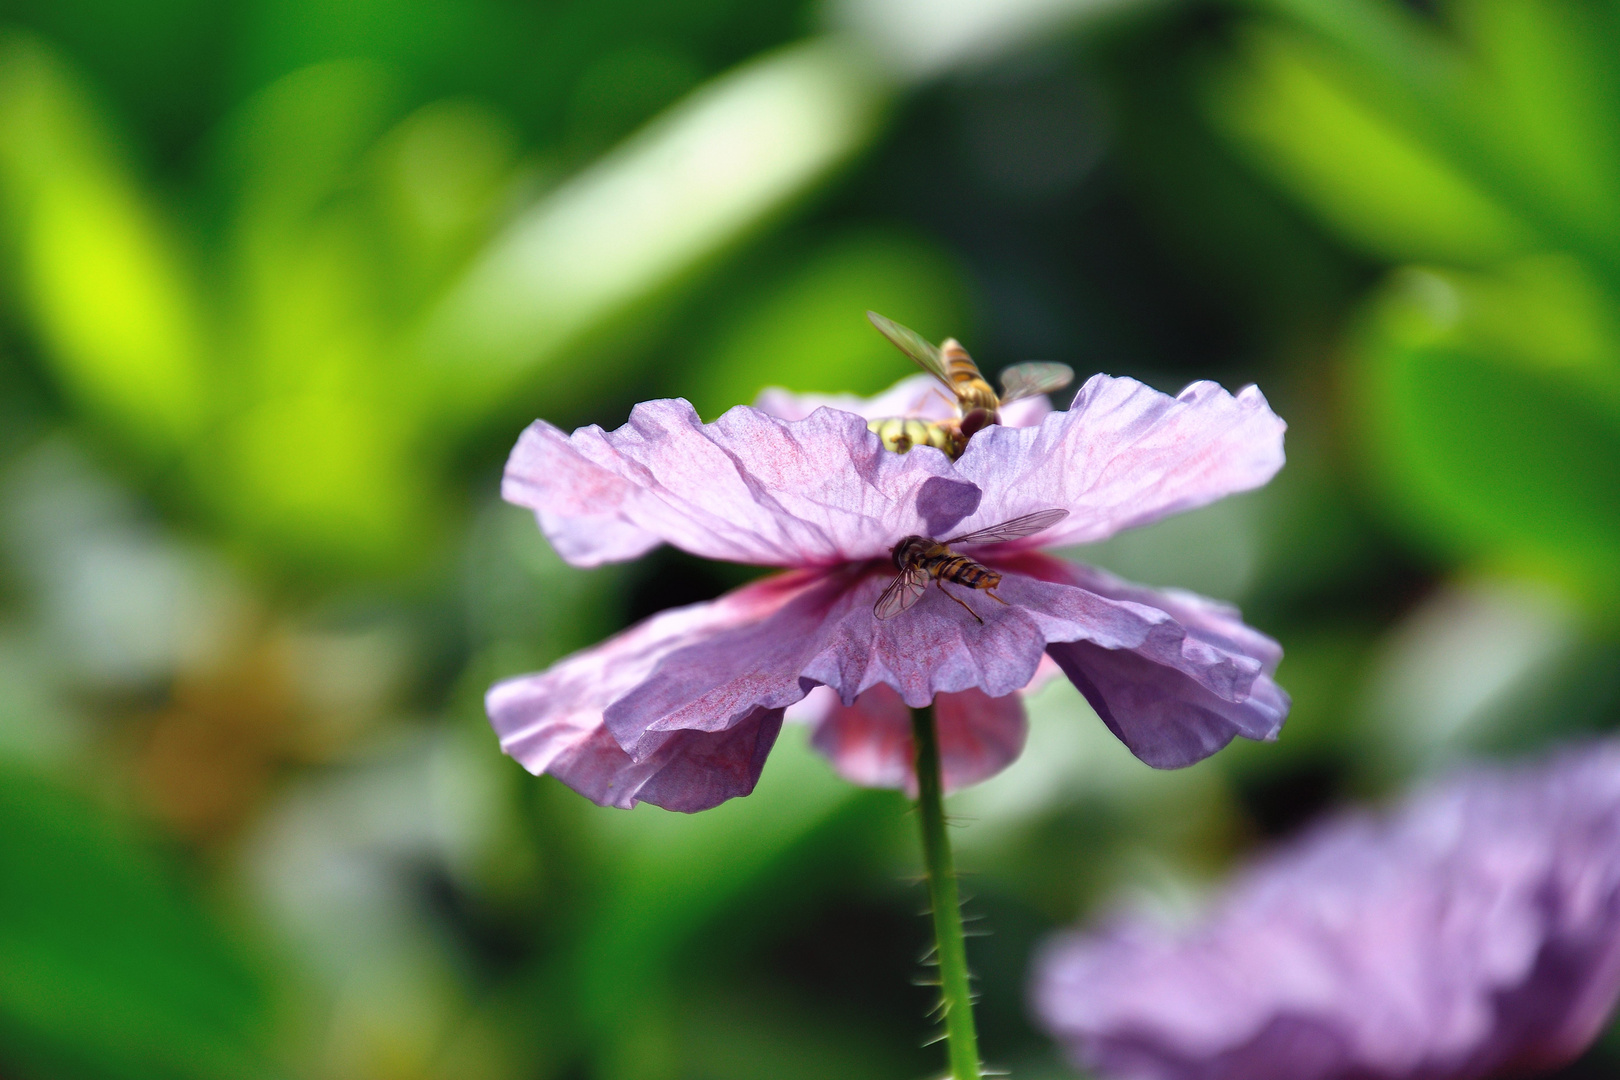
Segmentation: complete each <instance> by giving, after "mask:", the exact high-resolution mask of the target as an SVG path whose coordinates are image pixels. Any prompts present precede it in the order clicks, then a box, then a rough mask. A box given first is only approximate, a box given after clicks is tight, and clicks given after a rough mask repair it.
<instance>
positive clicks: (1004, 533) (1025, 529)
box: [941, 510, 1069, 544]
mask: <svg viewBox="0 0 1620 1080" xmlns="http://www.w3.org/2000/svg"><path fill="white" fill-rule="evenodd" d="M1068 516H1069V512H1068V511H1067V510H1037V511H1036V512H1035V513H1033V514H1025V515H1024V516H1023V517H1015V518H1013V519H1012V520H1011V521H1003V522H1002V523H1001V524H1000V525H992V526H990V527H989V528H988V529H980V530H978V531H977V532H970V533H963V534H962V535H961V536H953V537H951V538H950V539H949V540H943V541H941V543H944V544H999V543H1002V542H1004V541H1007V540H1017V539H1019V538H1020V537H1025V536H1033V535H1034V534H1036V533H1038V532H1040V531H1041V530H1042V529H1050V528H1051V527H1052V526H1053V525H1056V524H1057V523H1058V522H1060V521H1062V520H1063V519H1064V518H1066V517H1068Z"/></svg>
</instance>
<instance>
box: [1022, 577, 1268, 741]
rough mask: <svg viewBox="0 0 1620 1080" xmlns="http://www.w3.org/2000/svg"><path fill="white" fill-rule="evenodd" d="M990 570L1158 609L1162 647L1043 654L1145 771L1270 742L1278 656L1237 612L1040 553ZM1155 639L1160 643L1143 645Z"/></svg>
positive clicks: (1092, 647) (1081, 645) (1056, 645)
mask: <svg viewBox="0 0 1620 1080" xmlns="http://www.w3.org/2000/svg"><path fill="white" fill-rule="evenodd" d="M998 565H999V566H1001V568H1003V569H1016V570H1018V571H1020V572H1022V573H1024V574H1027V575H1030V576H1034V577H1039V578H1042V579H1045V580H1048V581H1054V582H1064V583H1072V584H1074V585H1076V586H1078V587H1080V588H1083V589H1085V590H1086V591H1088V592H1091V593H1095V594H1096V595H1098V596H1103V597H1107V598H1108V599H1110V600H1113V601H1117V602H1121V603H1125V604H1129V605H1132V606H1135V607H1138V608H1142V609H1147V610H1156V611H1159V612H1161V613H1163V614H1164V615H1165V616H1166V617H1167V618H1168V619H1169V620H1170V622H1169V625H1171V626H1174V627H1175V628H1176V630H1175V634H1176V637H1175V638H1174V640H1173V641H1172V642H1169V643H1168V644H1169V645H1170V647H1169V648H1165V647H1162V646H1160V647H1156V648H1155V647H1147V648H1134V649H1129V648H1128V649H1109V648H1101V647H1099V646H1098V645H1097V644H1095V643H1093V642H1091V641H1088V640H1084V639H1074V640H1070V641H1057V640H1054V641H1053V642H1052V644H1050V645H1049V646H1048V647H1047V652H1048V654H1049V655H1050V656H1051V658H1052V659H1053V660H1055V661H1056V662H1057V664H1058V666H1059V667H1061V668H1062V669H1063V673H1064V674H1065V675H1067V676H1068V677H1069V680H1070V681H1071V682H1073V683H1074V684H1075V686H1076V687H1077V688H1078V689H1079V690H1080V692H1081V693H1082V694H1083V695H1084V696H1085V698H1086V700H1087V702H1089V703H1090V705H1091V707H1092V708H1093V709H1094V710H1095V711H1096V713H1097V715H1098V716H1099V717H1101V718H1102V721H1103V723H1105V724H1107V725H1108V728H1109V730H1110V731H1112V732H1113V733H1114V734H1115V735H1116V736H1117V737H1118V738H1119V740H1120V741H1121V742H1123V743H1124V744H1125V745H1126V746H1128V747H1129V748H1130V750H1131V752H1132V753H1133V754H1135V755H1136V756H1137V757H1138V758H1140V759H1142V760H1143V761H1144V762H1146V763H1147V764H1149V765H1152V766H1153V767H1154V768H1159V769H1177V768H1182V767H1184V766H1187V765H1192V764H1194V763H1196V762H1199V761H1202V760H1203V759H1204V758H1206V757H1208V756H1209V755H1211V754H1213V753H1214V752H1215V751H1217V750H1219V749H1221V748H1222V747H1224V746H1225V745H1226V744H1227V743H1229V742H1231V741H1232V739H1234V738H1236V737H1237V736H1239V735H1241V736H1243V737H1244V738H1246V739H1257V740H1271V739H1275V738H1276V737H1277V733H1278V732H1279V731H1280V730H1281V729H1282V724H1283V720H1284V719H1285V718H1286V717H1287V715H1288V708H1289V700H1288V695H1287V694H1286V693H1284V692H1283V691H1282V689H1281V688H1280V687H1279V686H1277V684H1276V683H1275V682H1274V681H1273V680H1272V678H1271V673H1272V672H1273V671H1275V670H1276V667H1277V663H1278V661H1280V660H1281V659H1282V649H1281V647H1279V646H1278V645H1277V643H1276V642H1275V641H1273V640H1271V639H1270V638H1268V637H1266V636H1265V635H1264V634H1262V633H1260V632H1259V631H1257V630H1254V629H1253V628H1251V627H1249V626H1246V625H1245V624H1244V623H1243V621H1242V617H1241V616H1240V615H1239V614H1238V612H1237V609H1236V608H1233V607H1231V606H1230V605H1227V604H1222V603H1218V602H1217V601H1214V600H1209V599H1206V598H1204V597H1201V596H1197V595H1195V594H1193V593H1189V592H1185V591H1182V590H1166V591H1163V592H1160V591H1157V590H1154V589H1149V588H1146V587H1144V586H1141V585H1133V584H1131V583H1129V582H1125V581H1121V580H1120V579H1119V578H1116V577H1114V576H1113V575H1111V574H1108V573H1105V572H1103V571H1101V570H1098V569H1095V568H1094V567H1089V566H1083V565H1080V564H1077V563H1071V562H1068V561H1067V560H1062V559H1054V558H1052V557H1050V556H1046V555H1040V554H1034V553H1025V554H1021V555H1013V556H1010V557H1009V558H1007V559H1006V560H1004V561H1002V562H1000V563H999V564H998ZM1155 641H1162V639H1151V638H1150V639H1149V642H1148V644H1150V645H1151V644H1152V643H1153V642H1155Z"/></svg>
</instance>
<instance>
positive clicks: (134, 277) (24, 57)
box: [0, 34, 209, 459]
mask: <svg viewBox="0 0 1620 1080" xmlns="http://www.w3.org/2000/svg"><path fill="white" fill-rule="evenodd" d="M0 217H3V219H4V221H5V231H6V234H7V241H8V246H10V247H11V248H12V259H13V260H14V265H15V267H16V280H17V287H18V289H19V291H20V292H21V293H22V298H23V302H24V305H25V308H26V311H27V313H28V315H29V317H30V319H31V322H32V329H33V333H34V334H35V335H36V336H37V338H38V339H39V341H40V343H41V345H42V346H43V350H42V351H43V352H44V354H45V356H46V358H47V360H48V361H49V362H51V363H52V364H53V365H54V366H55V368H56V373H57V375H58V377H59V378H60V379H61V381H62V382H63V384H64V385H65V386H66V388H67V389H68V391H69V393H70V394H72V396H73V397H74V398H76V399H77V400H78V402H79V403H80V404H81V405H82V406H83V407H84V408H85V409H86V410H87V411H88V412H89V413H90V414H92V415H93V416H95V417H97V418H98V419H100V420H102V421H103V422H105V423H107V424H108V425H109V426H110V427H111V428H112V429H113V430H115V431H117V432H118V433H119V434H120V435H121V436H122V437H123V438H124V439H125V440H127V441H129V442H131V443H133V444H134V445H135V446H136V447H137V448H138V449H139V450H140V451H142V452H143V453H144V454H145V455H147V456H148V458H149V459H150V458H159V459H163V458H167V457H170V456H172V455H173V454H174V453H175V452H176V451H177V450H178V449H180V448H181V447H183V446H184V445H185V444H186V442H187V441H188V440H190V439H193V438H195V437H196V436H197V434H198V432H199V431H200V430H201V428H202V426H203V424H204V423H205V420H206V413H205V408H206V395H207V393H208V391H209V386H208V381H207V379H206V374H205V370H204V367H203V352H204V348H205V338H206V333H205V329H204V319H203V316H202V312H201V311H200V309H199V301H198V298H197V296H196V295H195V287H194V284H193V281H192V277H191V273H190V270H189V268H188V267H187V266H186V262H185V259H184V258H183V256H182V252H181V248H180V246H179V244H178V243H177V242H176V239H175V237H174V236H173V235H172V233H171V232H170V227H169V225H168V224H167V223H166V222H165V221H164V220H163V217H162V215H161V214H160V213H159V212H158V210H157V208H156V207H154V206H153V205H152V204H151V203H150V202H149V201H148V200H147V199H146V197H145V195H144V194H143V193H142V192H141V191H140V190H139V188H138V186H137V184H136V182H135V180H134V179H133V178H132V177H131V176H130V174H129V172H128V168H127V166H126V164H125V163H124V162H123V161H122V160H121V156H120V154H119V152H118V150H117V147H116V145H115V144H114V142H113V141H112V139H111V137H110V136H109V134H108V133H107V132H106V131H105V130H104V129H103V128H102V126H101V125H100V124H99V123H98V121H97V119H96V116H95V110H94V109H93V108H92V106H91V105H90V103H89V101H88V99H87V96H86V94H85V91H84V90H83V89H82V88H81V87H80V86H79V85H78V83H77V82H76V80H75V79H74V78H73V76H72V75H70V74H69V72H68V71H67V70H66V69H65V68H64V66H63V65H62V64H61V63H60V62H59V61H58V60H57V59H56V58H55V57H54V56H53V55H52V54H51V53H50V51H49V50H47V49H46V48H45V47H44V46H43V45H41V44H39V43H38V42H36V41H33V40H31V39H29V38H25V37H22V36H18V35H15V34H13V35H7V36H6V37H4V38H3V39H0Z"/></svg>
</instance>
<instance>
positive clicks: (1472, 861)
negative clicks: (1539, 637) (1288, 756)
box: [1033, 741, 1620, 1080]
mask: <svg viewBox="0 0 1620 1080" xmlns="http://www.w3.org/2000/svg"><path fill="white" fill-rule="evenodd" d="M1617 995H1620V742H1614V741H1611V742H1608V743H1603V744H1599V745H1597V746H1594V747H1590V748H1586V749H1584V750H1581V751H1567V752H1565V753H1563V754H1561V755H1559V756H1557V757H1555V758H1553V759H1551V760H1550V761H1547V762H1545V763H1540V764H1537V765H1534V766H1531V767H1523V766H1521V767H1518V768H1493V769H1484V768H1482V769H1478V770H1476V771H1473V772H1469V773H1464V774H1460V775H1457V776H1455V777H1453V778H1452V779H1450V780H1448V781H1446V782H1443V783H1441V784H1439V785H1436V786H1434V787H1431V788H1429V789H1428V790H1426V791H1424V792H1422V793H1420V794H1418V795H1416V796H1415V797H1413V798H1411V799H1409V800H1408V801H1407V802H1406V803H1405V804H1403V805H1402V806H1400V807H1399V808H1398V809H1396V810H1395V811H1394V812H1393V813H1390V814H1388V815H1386V816H1383V817H1375V816H1371V815H1367V814H1353V815H1349V816H1346V817H1343V818H1340V819H1338V820H1336V821H1333V822H1331V823H1329V824H1327V825H1326V826H1324V827H1322V828H1319V829H1317V830H1316V831H1314V832H1313V833H1311V834H1309V835H1307V836H1306V837H1304V838H1303V839H1301V840H1300V841H1298V842H1296V843H1294V844H1292V845H1290V846H1288V847H1287V848H1285V849H1284V850H1282V851H1281V852H1278V853H1277V854H1274V855H1272V856H1271V857H1270V858H1268V859H1265V860H1264V861H1262V862H1260V863H1258V864H1257V865H1255V866H1253V867H1252V868H1251V869H1249V870H1248V871H1247V872H1246V873H1243V874H1241V875H1240V876H1239V877H1238V879H1237V880H1236V881H1235V882H1234V883H1233V884H1232V886H1231V887H1230V888H1229V889H1228V890H1227V892H1226V893H1225V896H1224V898H1223V899H1221V900H1220V901H1219V902H1218V903H1217V905H1216V906H1215V908H1214V910H1213V911H1212V912H1211V913H1209V914H1208V915H1207V916H1206V917H1205V918H1204V919H1203V920H1202V921H1200V922H1199V923H1198V924H1197V925H1195V926H1191V927H1187V928H1182V929H1179V930H1174V929H1168V928H1165V927H1162V926H1159V925H1155V924H1151V923H1149V922H1148V921H1146V920H1143V919H1140V918H1138V919H1126V920H1123V921H1120V922H1117V923H1116V924H1115V925H1113V926H1112V927H1111V928H1108V929H1105V930H1102V931H1099V932H1094V933H1084V934H1077V935H1073V936H1069V937H1066V938H1060V939H1058V940H1057V941H1055V942H1054V943H1053V944H1052V945H1051V946H1049V948H1048V949H1047V951H1046V953H1045V955H1044V957H1043V958H1042V959H1041V960H1040V961H1039V963H1038V964H1037V975H1036V979H1035V987H1034V993H1033V999H1034V1006H1035V1010H1036V1012H1037V1014H1038V1015H1039V1016H1040V1018H1041V1020H1042V1022H1043V1023H1044V1024H1045V1026H1046V1027H1047V1029H1048V1030H1049V1031H1050V1032H1051V1033H1052V1034H1053V1035H1054V1036H1055V1037H1056V1038H1057V1039H1058V1040H1059V1041H1060V1042H1062V1043H1063V1044H1064V1046H1065V1047H1067V1048H1068V1049H1069V1051H1070V1052H1071V1054H1072V1056H1073V1057H1074V1059H1075V1060H1076V1061H1077V1062H1078V1063H1080V1064H1082V1065H1084V1066H1086V1067H1089V1068H1092V1069H1095V1070H1096V1071H1097V1072H1098V1073H1099V1074H1100V1075H1102V1076H1105V1077H1109V1078H1110V1080H1124V1078H1129V1080H1239V1078H1242V1080H1397V1078H1399V1080H1474V1078H1480V1077H1493V1076H1518V1075H1523V1074H1524V1073H1527V1072H1531V1071H1535V1070H1540V1069H1546V1068H1553V1067H1556V1066H1558V1065H1561V1064H1564V1063H1566V1062H1568V1061H1570V1060H1571V1059H1573V1058H1574V1057H1575V1056H1577V1055H1578V1054H1579V1053H1580V1052H1581V1051H1582V1050H1583V1049H1585V1047H1586V1046H1587V1045H1589V1044H1590V1043H1591V1042H1592V1040H1593V1039H1594V1038H1595V1037H1596V1036H1597V1034H1598V1033H1599V1031H1600V1030H1601V1029H1602V1027H1603V1025H1604V1023H1605V1021H1606V1019H1607V1018H1608V1016H1609V1014H1610V1012H1611V1011H1612V1010H1613V1008H1614V1004H1615V999H1616V996H1617Z"/></svg>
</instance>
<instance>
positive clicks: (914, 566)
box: [872, 510, 1069, 623]
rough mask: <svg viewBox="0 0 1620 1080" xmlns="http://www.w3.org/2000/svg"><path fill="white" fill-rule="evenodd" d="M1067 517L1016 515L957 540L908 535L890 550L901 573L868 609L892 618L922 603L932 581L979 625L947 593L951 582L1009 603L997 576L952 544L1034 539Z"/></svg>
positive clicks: (1041, 512)
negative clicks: (999, 588)
mask: <svg viewBox="0 0 1620 1080" xmlns="http://www.w3.org/2000/svg"><path fill="white" fill-rule="evenodd" d="M1068 516H1069V512H1068V511H1067V510H1039V511H1037V512H1035V513H1033V514H1025V515H1024V516H1023V517H1015V518H1013V519H1012V520H1011V521H1003V522H1002V523H1001V524H1000V525H992V526H990V527H989V528H988V529H977V530H975V531H973V532H970V533H963V534H962V535H961V536H953V537H951V538H950V539H949V540H933V539H930V538H928V537H926V536H908V537H906V538H905V539H904V540H901V541H900V542H899V543H898V544H896V545H894V548H893V550H892V551H891V552H890V555H891V557H892V558H893V559H894V567H895V569H896V570H898V571H900V576H899V577H897V578H895V579H894V580H893V581H892V582H890V583H889V587H888V588H886V589H884V590H883V595H881V596H879V597H878V598H877V603H876V604H874V605H872V613H873V614H874V615H876V616H877V617H878V618H880V619H892V618H893V617H894V616H896V615H898V614H900V613H901V612H902V611H904V610H906V608H908V607H910V606H911V605H912V604H915V603H916V602H917V601H918V600H920V599H922V594H923V592H924V591H925V590H927V588H928V582H929V581H930V580H932V581H933V582H934V583H935V584H936V585H938V586H939V591H940V592H942V593H945V595H946V596H949V597H950V598H951V599H952V600H955V601H956V602H957V603H958V604H961V605H962V606H963V607H965V608H967V612H968V614H969V615H972V616H973V617H974V618H975V619H978V621H979V622H980V623H983V622H984V620H983V619H980V618H979V613H978V612H977V611H974V610H973V609H972V608H970V607H968V605H967V602H966V601H964V600H963V599H962V598H961V597H959V596H957V595H955V594H954V593H950V592H947V591H946V589H945V583H946V582H947V581H950V582H954V583H955V584H957V585H966V586H967V587H968V588H970V589H978V590H979V591H980V592H982V593H984V594H985V595H986V596H988V597H989V598H990V599H992V600H995V601H997V602H998V603H1002V604H1005V603H1006V602H1007V601H1005V600H1003V599H1001V597H999V596H997V595H996V594H995V588H996V586H997V585H1000V584H1001V575H1000V574H998V573H996V572H995V571H994V570H992V569H990V568H989V567H988V566H985V565H984V564H983V563H980V562H976V561H974V560H973V559H970V558H968V557H967V556H966V555H958V554H956V553H955V552H953V551H952V550H951V545H952V544H1001V543H1005V542H1007V541H1008V540H1018V539H1021V538H1023V537H1025V536H1033V535H1035V534H1036V533H1038V532H1040V531H1041V530H1042V529H1049V528H1051V527H1052V526H1053V525H1056V524H1057V523H1058V522H1060V521H1062V520H1063V519H1064V518H1066V517H1068Z"/></svg>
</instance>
